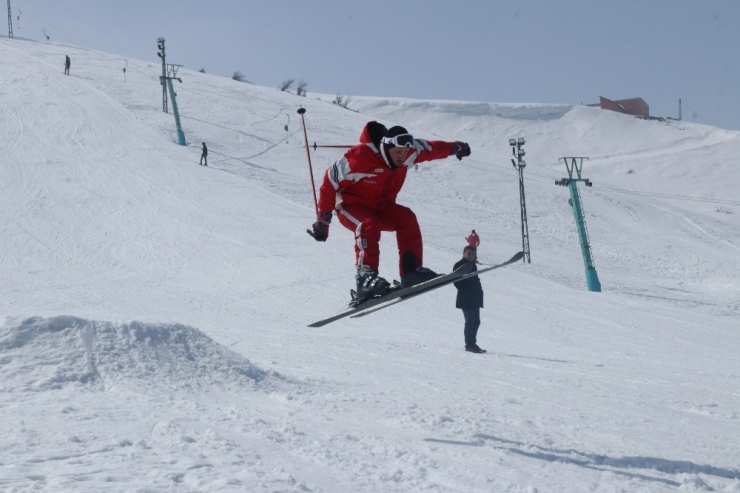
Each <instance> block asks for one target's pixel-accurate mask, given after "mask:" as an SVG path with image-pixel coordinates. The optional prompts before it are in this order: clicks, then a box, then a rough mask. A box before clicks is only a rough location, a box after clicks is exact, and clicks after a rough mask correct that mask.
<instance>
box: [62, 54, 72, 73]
mask: <svg viewBox="0 0 740 493" xmlns="http://www.w3.org/2000/svg"><path fill="white" fill-rule="evenodd" d="M71 64H72V62H71V61H70V60H69V55H64V75H69V66H70V65H71Z"/></svg>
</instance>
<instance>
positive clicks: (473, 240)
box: [465, 230, 480, 264]
mask: <svg viewBox="0 0 740 493" xmlns="http://www.w3.org/2000/svg"><path fill="white" fill-rule="evenodd" d="M465 240H466V241H467V242H468V246H470V247H473V251H474V252H475V263H476V264H477V263H479V262H478V245H480V237H479V236H478V233H476V232H475V230H473V231H471V233H470V235H469V236H468V237H467V238H465Z"/></svg>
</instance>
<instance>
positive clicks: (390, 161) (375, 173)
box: [309, 121, 470, 300]
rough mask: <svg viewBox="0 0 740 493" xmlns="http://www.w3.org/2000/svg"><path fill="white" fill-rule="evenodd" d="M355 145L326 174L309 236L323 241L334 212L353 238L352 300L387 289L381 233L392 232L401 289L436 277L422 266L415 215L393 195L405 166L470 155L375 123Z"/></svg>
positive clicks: (463, 148)
mask: <svg viewBox="0 0 740 493" xmlns="http://www.w3.org/2000/svg"><path fill="white" fill-rule="evenodd" d="M360 142H361V144H359V145H356V146H354V147H352V148H351V149H350V150H349V151H347V153H345V155H344V156H343V157H342V158H341V159H339V160H338V161H337V162H336V163H334V165H332V166H331V167H330V168H328V169H327V170H326V173H325V174H324V179H323V182H322V184H321V188H320V198H319V201H318V210H319V212H318V218H317V221H316V222H315V223H313V226H312V231H309V234H311V236H313V237H314V239H316V241H326V239H327V238H328V236H329V223H330V222H331V219H332V211H333V210H336V211H337V217H338V218H339V222H340V223H342V226H344V227H345V228H347V229H349V230H350V231H353V232H354V234H355V258H356V261H355V265H356V267H357V275H356V276H355V280H356V281H357V298H358V299H359V300H363V299H367V298H371V297H373V296H376V295H380V294H383V293H384V292H385V291H386V290H387V289H388V288H389V287H390V283H389V282H388V281H387V280H385V279H383V278H382V277H380V275H379V274H378V264H379V262H380V248H379V242H380V234H381V231H395V232H396V240H397V242H398V253H399V257H400V258H399V272H400V276H401V285H402V286H403V287H408V286H413V285H415V284H419V283H420V282H424V281H427V280H429V279H432V278H434V277H436V276H437V274H436V273H435V272H433V271H431V270H430V269H428V268H426V267H424V266H423V260H424V257H423V243H422V237H421V230H420V229H419V223H418V221H417V220H416V215H415V214H414V213H413V212H412V211H411V209H409V208H408V207H404V206H402V205H399V204H397V203H396V196H397V195H398V193H399V191H400V190H401V188H402V187H403V183H404V181H405V179H406V173H407V171H408V166H409V165H412V164H414V163H418V162H423V161H431V160H435V159H445V158H447V157H448V156H451V155H455V156H456V157H457V158H458V159H462V158H463V157H465V156H469V155H470V146H469V145H468V144H466V143H464V142H445V141H426V140H421V139H415V138H414V137H413V136H412V135H411V134H410V133H409V132H408V131H407V130H406V129H405V128H403V127H399V126H396V127H391V128H389V129H387V130H386V128H385V126H384V125H382V124H380V123H378V122H374V121H373V122H369V123H367V125H365V128H364V129H363V131H362V135H361V136H360Z"/></svg>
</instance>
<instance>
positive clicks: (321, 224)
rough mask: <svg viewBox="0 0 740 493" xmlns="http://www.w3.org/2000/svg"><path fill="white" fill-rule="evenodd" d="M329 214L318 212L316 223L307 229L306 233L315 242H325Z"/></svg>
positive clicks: (329, 219) (329, 220) (329, 218)
mask: <svg viewBox="0 0 740 493" xmlns="http://www.w3.org/2000/svg"><path fill="white" fill-rule="evenodd" d="M331 218H332V215H331V212H319V214H318V221H316V222H315V223H313V225H311V229H307V230H306V233H308V234H310V235H311V236H313V239H314V240H316V241H326V239H327V238H328V237H329V223H331Z"/></svg>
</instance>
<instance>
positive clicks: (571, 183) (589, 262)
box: [555, 157, 601, 292]
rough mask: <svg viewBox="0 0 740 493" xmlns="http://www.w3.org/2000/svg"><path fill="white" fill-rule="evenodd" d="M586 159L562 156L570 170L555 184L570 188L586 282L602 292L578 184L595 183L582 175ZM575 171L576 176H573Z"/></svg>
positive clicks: (588, 184)
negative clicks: (566, 175) (580, 182)
mask: <svg viewBox="0 0 740 493" xmlns="http://www.w3.org/2000/svg"><path fill="white" fill-rule="evenodd" d="M584 159H588V158H587V157H561V158H560V159H559V160H560V161H563V162H565V168H566V169H567V170H568V178H562V179H560V180H558V181H556V182H555V184H556V185H560V186H562V187H568V188H569V190H570V200H569V201H568V203H569V204H571V206H572V208H573V217H574V218H575V220H576V228H578V239H579V241H580V243H581V253H582V254H583V263H584V264H585V266H586V284H587V285H588V290H589V291H596V292H601V283H600V282H599V276H598V274H597V273H596V267H595V266H594V260H593V255H592V252H591V244H590V242H589V238H588V230H587V229H586V219H585V218H584V217H583V206H582V205H581V195H580V193H579V192H578V187H577V186H576V185H577V184H578V182H579V181H582V182H583V183H584V184H585V185H586V186H587V187H590V186H592V185H593V183H591V181H590V180H589V179H587V178H583V177H582V176H581V171H582V170H583V160H584ZM574 172H575V177H573V173H574Z"/></svg>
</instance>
